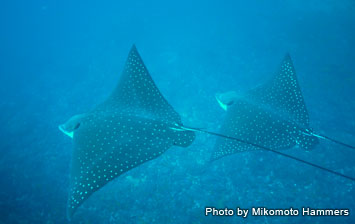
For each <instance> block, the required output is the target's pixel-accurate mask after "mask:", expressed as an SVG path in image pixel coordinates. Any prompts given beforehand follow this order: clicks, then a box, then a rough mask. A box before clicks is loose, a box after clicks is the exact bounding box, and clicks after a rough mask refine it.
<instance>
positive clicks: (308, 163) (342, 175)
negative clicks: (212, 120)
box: [179, 126, 355, 181]
mask: <svg viewBox="0 0 355 224" xmlns="http://www.w3.org/2000/svg"><path fill="white" fill-rule="evenodd" d="M179 128H181V129H184V130H189V131H195V132H202V133H206V134H209V135H214V136H217V137H221V138H227V139H231V140H234V141H238V142H241V143H244V144H248V145H252V146H254V147H257V148H260V149H263V150H265V151H269V152H273V153H275V154H278V155H281V156H283V157H287V158H289V159H293V160H295V161H298V162H301V163H303V164H307V165H309V166H312V167H315V168H318V169H321V170H323V171H326V172H328V173H332V174H334V175H337V176H340V177H343V178H346V179H348V180H351V181H355V178H354V177H351V176H347V175H344V174H342V173H339V172H337V171H334V170H331V169H328V168H325V167H322V166H319V165H317V164H315V163H311V162H308V161H305V160H303V159H300V158H297V157H294V156H291V155H288V154H286V153H282V152H279V151H276V150H273V149H270V148H267V147H265V146H262V145H258V144H254V143H252V142H248V141H245V140H242V139H238V138H234V137H230V136H227V135H223V134H219V133H215V132H211V131H207V130H204V129H201V128H191V127H184V126H180V127H179ZM318 136H319V137H321V138H324V139H327V140H329V141H332V142H335V143H338V144H340V145H343V146H346V147H349V148H352V149H355V147H354V146H351V145H348V144H345V143H342V142H339V141H337V140H334V139H332V138H329V137H326V136H323V135H318Z"/></svg>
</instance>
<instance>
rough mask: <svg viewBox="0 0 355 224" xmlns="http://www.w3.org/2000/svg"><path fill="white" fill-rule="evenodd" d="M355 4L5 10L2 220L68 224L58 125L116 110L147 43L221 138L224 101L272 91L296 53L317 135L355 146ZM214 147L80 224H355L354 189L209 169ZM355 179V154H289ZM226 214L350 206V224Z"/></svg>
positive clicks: (323, 147)
mask: <svg viewBox="0 0 355 224" xmlns="http://www.w3.org/2000/svg"><path fill="white" fill-rule="evenodd" d="M354 15H355V3H354V2H353V1H351V0H344V1H335V0H327V1H321V0H308V1H306V0H299V1H296V0H289V1H281V0H273V1H255V0H252V1H201V0H200V1H186V0H182V1H175V2H168V1H143V0H142V1H126V2H124V1H103V2H98V1H90V0H89V1H66V0H63V1H53V0H48V1H44V0H41V1H40V0H36V1H20V0H15V1H1V3H0V31H1V35H0V85H1V88H0V94H1V101H0V111H1V112H0V113H1V116H0V124H1V125H0V177H1V179H0V180H1V185H0V223H67V222H68V221H67V219H66V205H67V195H68V190H69V172H70V161H71V156H72V154H71V153H72V142H71V140H70V139H69V138H68V137H66V136H64V135H63V133H61V132H60V131H59V130H58V125H59V124H62V123H63V122H65V121H66V120H67V119H68V118H70V117H71V116H72V115H75V114H78V113H83V112H86V111H88V110H90V109H92V108H93V107H94V106H95V105H97V104H98V103H100V102H102V101H103V100H105V99H106V98H107V97H108V95H109V94H110V93H111V91H112V90H113V88H114V87H115V86H116V83H117V81H118V79H119V76H120V74H121V71H122V69H123V65H124V62H125V60H126V57H127V54H128V51H129V49H130V47H131V45H132V44H134V43H135V44H136V46H137V48H138V50H139V52H140V53H141V56H142V58H143V60H144V62H145V64H146V66H147V67H148V69H149V71H150V73H151V76H152V78H153V79H154V81H155V83H156V85H157V86H158V88H159V89H160V91H161V92H162V94H163V95H164V96H165V98H166V99H167V100H168V101H169V103H170V104H171V105H172V106H173V107H174V108H175V110H176V111H177V112H178V113H179V114H180V115H181V117H182V120H183V123H184V124H186V125H187V126H193V127H200V128H206V129H208V130H214V131H218V129H219V127H220V125H221V124H222V122H223V118H224V115H225V114H224V112H223V110H222V109H221V108H220V107H219V105H218V104H217V102H216V100H215V97H214V95H215V93H217V92H226V91H229V90H237V91H241V92H243V91H246V90H248V89H250V88H253V87H255V86H258V85H260V84H262V83H264V82H266V81H267V80H268V79H269V78H271V77H272V75H273V74H274V73H275V72H276V71H277V69H278V66H279V64H280V62H281V60H282V58H283V56H284V55H285V54H286V53H287V52H289V53H290V54H291V56H292V58H293V60H294V64H295V67H296V71H297V75H298V79H299V83H300V85H301V88H302V92H303V95H304V98H305V102H306V104H307V108H308V111H309V114H310V119H311V126H312V127H314V129H315V130H317V131H318V132H319V133H323V134H326V135H328V136H332V137H334V138H336V139H339V140H341V141H344V142H347V143H349V144H353V145H354V144H355V115H354V111H355V98H354V96H355V90H354V88H353V87H354V86H355V64H354V59H355V41H354V35H355V31H354V30H355V29H354V27H355V16H354ZM215 140H216V137H213V136H208V135H205V134H200V133H198V134H197V138H196V140H195V142H194V143H193V144H192V145H191V146H190V147H188V148H178V147H173V148H171V149H169V150H168V151H167V152H166V153H164V154H163V155H162V156H160V157H159V158H157V159H155V160H153V161H150V162H147V163H145V164H143V165H142V166H140V167H138V168H135V169H133V170H131V171H129V172H127V173H125V174H124V175H122V176H120V177H118V178H116V179H115V180H114V181H112V182H111V183H109V184H108V185H107V186H105V187H104V188H102V189H101V190H100V191H98V192H96V193H95V194H93V195H92V197H91V198H90V199H88V200H87V201H86V202H85V204H83V206H81V208H80V209H78V211H77V213H76V214H75V216H74V217H73V219H72V221H71V222H72V223H193V224H198V223H280V222H282V223H355V196H354V195H355V189H354V182H351V181H349V180H346V179H343V178H340V177H337V176H334V175H332V174H328V173H326V172H324V171H321V170H317V169H315V168H312V167H308V166H306V165H303V164H301V163H298V162H296V161H292V160H289V159H287V158H283V157H280V156H277V155H274V154H271V153H268V152H263V151H256V152H244V153H238V154H235V155H232V156H228V157H225V158H222V159H220V160H218V161H215V162H214V163H209V158H210V155H211V152H212V149H213V144H214V142H215ZM285 152H287V153H288V154H292V155H294V156H297V157H299V158H302V159H305V160H307V161H311V162H314V163H317V164H319V165H321V166H324V167H327V168H330V169H333V170H336V171H338V172H342V173H345V174H347V175H350V176H355V166H354V161H355V152H354V151H351V150H349V149H346V148H343V147H341V146H338V145H336V144H333V143H330V142H327V141H321V143H320V144H319V145H318V146H317V148H316V149H314V150H313V151H311V152H304V151H303V150H301V149H290V150H287V151H285ZM206 206H211V207H216V208H225V207H228V208H236V207H241V208H252V207H267V208H290V207H293V208H298V209H301V208H302V207H311V208H334V209H335V208H342V209H344V208H346V209H350V215H349V216H346V217H345V216H343V217H329V216H327V217H311V216H301V215H300V216H296V217H270V216H268V217H266V216H260V217H252V216H249V217H248V218H245V219H243V218H241V217H238V216H233V217H212V216H205V207H206Z"/></svg>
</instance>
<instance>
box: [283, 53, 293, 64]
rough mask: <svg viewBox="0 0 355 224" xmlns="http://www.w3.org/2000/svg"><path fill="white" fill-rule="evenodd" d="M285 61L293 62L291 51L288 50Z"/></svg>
mask: <svg viewBox="0 0 355 224" xmlns="http://www.w3.org/2000/svg"><path fill="white" fill-rule="evenodd" d="M283 61H284V62H291V63H292V58H291V54H290V53H289V52H286V54H285V56H284V59H283Z"/></svg>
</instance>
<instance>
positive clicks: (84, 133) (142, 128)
mask: <svg viewBox="0 0 355 224" xmlns="http://www.w3.org/2000/svg"><path fill="white" fill-rule="evenodd" d="M178 126H182V123H181V119H180V116H179V115H178V113H177V112H175V110H174V109H173V108H172V107H171V105H170V104H169V103H168V102H167V101H166V100H165V99H164V97H163V96H162V94H161V93H160V92H159V90H158V88H157V87H156V86H155V84H154V82H153V80H152V78H151V77H150V75H149V73H148V70H147V68H146V67H145V65H144V64H143V61H142V59H141V57H140V55H139V54H138V52H137V49H136V47H135V46H133V47H132V49H131V51H130V53H129V55H128V59H127V61H126V64H125V67H124V70H123V73H122V75H121V78H120V80H119V83H118V85H117V87H116V89H115V90H114V91H113V93H112V95H111V96H110V97H109V98H108V99H107V100H106V101H105V102H104V103H102V104H100V105H98V106H97V107H96V108H95V109H93V110H92V111H90V112H88V113H85V114H80V115H76V116H73V117H72V118H70V119H69V120H68V121H67V122H66V123H64V124H62V125H60V126H59V129H60V130H61V131H63V132H64V133H65V134H67V135H68V136H70V137H72V138H73V142H74V149H73V156H72V165H71V181H70V182H71V183H70V184H71V186H70V191H69V199H68V207H67V215H68V218H69V219H70V218H71V217H72V216H73V214H74V212H75V211H76V209H77V208H78V207H79V206H80V205H81V204H82V203H83V202H84V201H85V200H86V199H87V198H88V197H89V196H90V195H91V194H92V193H94V192H95V191H97V190H99V189H100V188H101V187H103V186H104V185H105V184H106V183H108V182H109V181H111V180H112V179H114V178H115V177H117V176H119V175H121V174H123V173H124V172H127V171H128V170H130V169H133V168H134V167H137V166H139V165H140V164H142V163H144V162H146V161H148V160H152V159H154V158H157V157H158V156H159V155H161V154H162V153H164V152H165V151H166V150H167V149H169V148H170V147H171V146H173V145H176V146H181V147H187V146H189V145H190V144H191V143H192V142H193V141H194V139H195V133H194V132H192V131H189V130H182V129H177V128H176V127H178Z"/></svg>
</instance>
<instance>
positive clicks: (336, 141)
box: [313, 134, 355, 149]
mask: <svg viewBox="0 0 355 224" xmlns="http://www.w3.org/2000/svg"><path fill="white" fill-rule="evenodd" d="M313 136H316V137H318V138H321V139H326V140H328V141H331V142H334V143H336V144H339V145H342V146H344V147H347V148H350V149H355V146H352V145H349V144H346V143H344V142H341V141H338V140H336V139H333V138H330V137H328V136H325V135H318V134H313Z"/></svg>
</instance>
